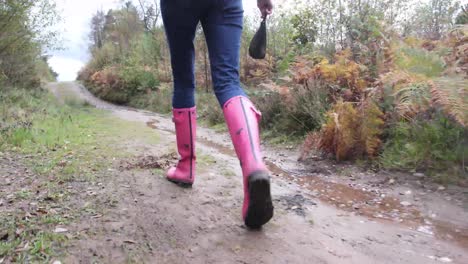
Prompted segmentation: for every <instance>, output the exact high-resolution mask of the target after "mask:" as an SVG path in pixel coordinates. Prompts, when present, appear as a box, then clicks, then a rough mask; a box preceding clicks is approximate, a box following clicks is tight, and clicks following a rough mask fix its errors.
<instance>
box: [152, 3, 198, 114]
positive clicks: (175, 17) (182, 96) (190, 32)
mask: <svg viewBox="0 0 468 264" xmlns="http://www.w3.org/2000/svg"><path fill="white" fill-rule="evenodd" d="M191 7H192V6H191V5H190V1H184V0H161V13H162V18H163V23H164V29H165V31H166V37H167V41H168V44H169V50H170V54H171V64H172V75H173V79H174V94H173V98H172V106H173V107H174V108H191V107H194V106H195V96H194V94H195V76H194V63H195V48H194V45H193V40H194V38H195V31H196V28H197V24H198V22H199V17H198V15H197V14H196V13H197V12H195V11H196V10H192V9H191Z"/></svg>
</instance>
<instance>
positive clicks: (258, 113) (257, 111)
mask: <svg viewBox="0 0 468 264" xmlns="http://www.w3.org/2000/svg"><path fill="white" fill-rule="evenodd" d="M250 109H252V111H253V112H254V113H255V116H256V117H257V121H258V122H260V120H262V112H260V111H259V110H258V109H257V108H256V107H255V106H254V105H251V106H250Z"/></svg>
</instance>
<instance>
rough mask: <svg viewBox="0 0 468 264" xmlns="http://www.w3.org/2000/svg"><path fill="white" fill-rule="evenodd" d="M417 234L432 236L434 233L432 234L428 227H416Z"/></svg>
mask: <svg viewBox="0 0 468 264" xmlns="http://www.w3.org/2000/svg"><path fill="white" fill-rule="evenodd" d="M417 230H418V231H419V232H421V233H424V234H428V235H433V234H434V232H432V229H431V227H430V226H420V227H418V229H417Z"/></svg>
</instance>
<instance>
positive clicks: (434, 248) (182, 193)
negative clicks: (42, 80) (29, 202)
mask: <svg viewBox="0 0 468 264" xmlns="http://www.w3.org/2000/svg"><path fill="white" fill-rule="evenodd" d="M49 87H50V89H51V90H52V91H55V92H56V91H57V90H58V89H59V88H60V89H66V90H67V91H69V92H71V93H74V94H75V95H76V96H77V97H79V98H83V99H85V100H87V101H88V102H89V103H90V104H92V105H94V106H96V107H97V108H101V109H105V110H109V111H111V112H112V113H113V114H114V115H116V116H117V117H119V118H121V119H124V120H129V121H136V122H143V123H145V124H147V125H148V126H150V127H152V128H153V129H154V130H155V133H158V134H159V135H160V139H161V140H160V142H159V143H157V144H154V145H148V144H144V143H142V142H143V141H139V139H138V138H135V140H134V141H132V142H121V144H122V145H123V146H125V147H126V148H128V149H131V150H132V152H134V153H135V158H134V159H132V160H130V161H125V162H121V163H118V162H117V163H116V169H119V170H116V171H115V173H113V175H112V180H111V181H109V182H108V183H106V186H105V188H102V189H99V190H96V192H98V194H99V195H102V197H103V199H106V200H108V201H112V202H110V203H107V204H109V205H108V206H102V208H101V212H100V217H98V218H94V219H92V220H90V221H89V222H81V223H77V224H73V226H72V227H70V229H71V230H75V231H78V232H81V233H83V234H84V235H83V236H81V237H80V238H79V240H77V241H76V242H74V243H73V244H72V245H71V246H70V249H69V250H68V254H69V256H68V259H67V261H66V262H81V263H89V262H93V261H98V262H105V263H121V262H147V263H468V243H467V241H468V240H467V236H468V233H467V230H468V227H467V225H468V223H467V222H468V220H466V219H468V213H467V206H466V203H465V202H466V200H465V199H466V192H465V193H463V192H460V191H459V190H458V192H456V195H454V196H450V197H453V199H454V200H451V201H446V199H444V197H446V196H444V195H439V194H437V190H438V189H437V188H438V187H437V186H436V187H433V186H428V187H427V188H428V189H431V188H436V190H435V191H433V192H430V194H427V193H429V191H426V193H425V195H424V198H418V197H421V195H420V193H421V192H422V191H421V188H416V189H413V185H407V186H405V185H401V184H397V183H398V177H396V176H395V177H393V176H392V177H388V176H383V177H384V178H383V179H386V180H385V181H382V180H381V179H382V177H380V178H377V180H379V181H380V183H379V182H376V180H374V181H370V180H369V178H368V177H370V176H369V175H366V174H365V173H360V174H359V173H357V172H354V171H353V168H352V167H345V168H346V171H345V172H343V171H342V170H341V171H340V173H341V174H343V175H344V177H343V175H341V176H339V175H338V176H337V175H336V171H337V169H336V168H334V167H333V165H330V164H326V163H324V162H323V161H317V163H312V164H307V163H305V164H298V163H297V162H296V161H295V160H296V157H297V155H296V154H295V153H294V152H292V151H288V150H275V149H268V148H266V149H267V150H266V152H265V153H266V156H267V158H266V159H267V162H268V164H269V165H270V169H271V171H272V172H273V174H274V175H273V185H272V186H273V190H272V191H273V196H274V197H273V198H274V203H275V204H274V205H275V216H274V219H273V220H272V222H270V223H269V224H267V225H266V226H265V227H264V228H263V229H262V230H261V231H257V232H252V231H248V230H247V229H245V227H244V226H243V225H242V220H241V217H240V209H241V203H242V185H241V174H240V168H239V166H238V161H237V159H236V158H235V156H234V155H233V151H232V150H231V145H230V140H229V138H228V136H227V135H222V134H218V133H215V132H213V131H212V130H210V129H206V128H200V129H199V130H198V135H199V140H198V146H197V147H198V152H199V154H198V156H199V157H200V159H199V163H198V164H199V165H198V173H197V180H196V183H195V185H194V186H193V188H191V189H183V188H180V187H178V186H176V185H174V184H172V183H170V182H168V181H166V180H165V179H164V168H165V166H166V165H167V164H166V163H167V162H169V163H170V162H174V152H175V143H174V140H175V136H174V134H173V124H172V122H171V121H170V118H169V117H165V116H162V115H158V114H154V113H151V112H147V111H139V110H133V109H129V108H125V107H119V106H114V105H112V104H109V103H106V102H103V101H101V100H99V99H97V98H95V97H94V96H92V95H91V94H90V93H89V92H88V91H86V90H85V89H84V88H83V87H81V86H80V85H78V84H76V83H54V84H51V85H50V86H49ZM56 94H58V93H56ZM161 163H162V165H161ZM154 164H156V166H155V165H154ZM314 164H315V165H314ZM317 164H322V165H320V166H318V165H317ZM147 165H149V166H147ZM159 166H161V167H162V168H161V169H155V168H158V167H159ZM314 166H315V167H314ZM311 168H312V169H311ZM313 168H315V170H314V169H313ZM348 170H349V171H348ZM417 176H418V175H416V176H415V177H417ZM385 177H387V178H388V179H387V178H385ZM340 178H341V179H340ZM388 181H389V182H390V183H389V184H390V185H391V186H392V187H388V188H383V187H382V186H383V185H385V184H387V182H388ZM395 182H396V183H395ZM379 184H380V185H379ZM408 190H413V191H410V192H408ZM439 191H440V190H439ZM395 192H396V193H395ZM400 193H402V195H400ZM399 196H401V197H403V198H400V197H399ZM410 198H411V200H410V201H411V203H410V202H409V201H408V200H407V199H410ZM415 198H417V199H415ZM405 199H406V200H405ZM429 201H432V203H429ZM402 202H403V203H402ZM459 203H461V205H460V204H459ZM103 204H106V203H103ZM424 208H426V209H424ZM439 214H445V215H444V216H442V217H439V216H438V215H439ZM428 215H429V216H432V217H433V218H435V219H429V218H428V217H427V216H428Z"/></svg>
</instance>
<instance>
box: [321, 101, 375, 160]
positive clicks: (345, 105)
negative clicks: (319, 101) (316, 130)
mask: <svg viewBox="0 0 468 264" xmlns="http://www.w3.org/2000/svg"><path fill="white" fill-rule="evenodd" d="M382 116H383V113H382V112H381V111H380V109H379V108H378V106H377V105H376V104H375V103H373V102H372V101H370V99H367V100H365V101H363V102H361V103H360V105H359V106H358V107H355V106H354V105H353V104H352V103H349V102H343V101H339V102H337V103H336V104H335V105H334V107H333V109H332V110H331V111H329V112H328V114H327V122H326V123H325V125H324V126H323V127H322V130H321V131H320V141H319V144H318V148H319V149H321V150H322V151H324V152H326V153H331V154H334V155H335V158H336V160H338V161H341V160H348V159H353V158H356V157H359V156H368V157H373V156H375V155H376V154H377V153H378V151H379V149H380V145H381V143H382V142H381V139H380V136H381V134H382V131H383V130H382V127H383V125H384V121H383V119H382Z"/></svg>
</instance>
